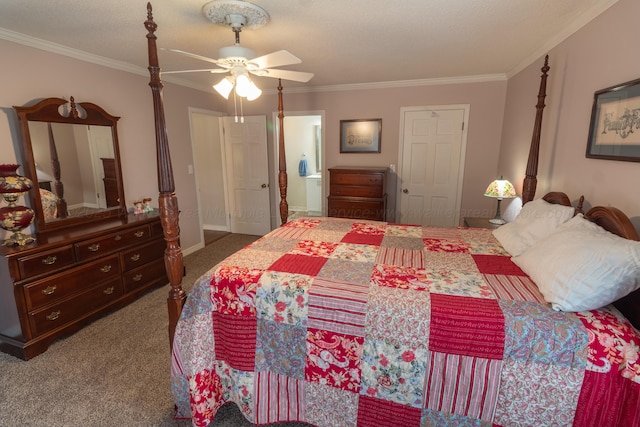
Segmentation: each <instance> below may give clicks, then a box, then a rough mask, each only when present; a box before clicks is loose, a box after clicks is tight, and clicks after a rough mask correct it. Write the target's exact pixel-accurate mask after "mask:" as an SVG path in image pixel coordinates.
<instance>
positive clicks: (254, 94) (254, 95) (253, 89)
mask: <svg viewBox="0 0 640 427" xmlns="http://www.w3.org/2000/svg"><path fill="white" fill-rule="evenodd" d="M260 95H262V91H261V90H260V89H259V88H258V86H256V85H255V83H253V82H251V85H250V87H249V93H248V94H247V101H253V100H254V99H258V98H259V97H260Z"/></svg>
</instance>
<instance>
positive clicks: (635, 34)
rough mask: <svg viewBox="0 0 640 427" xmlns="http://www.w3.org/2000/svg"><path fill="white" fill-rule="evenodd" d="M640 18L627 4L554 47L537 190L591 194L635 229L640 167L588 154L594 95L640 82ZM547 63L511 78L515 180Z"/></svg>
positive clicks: (504, 158) (509, 152)
mask: <svg viewBox="0 0 640 427" xmlns="http://www.w3.org/2000/svg"><path fill="white" fill-rule="evenodd" d="M638 16H640V2H638V1H637V0H620V1H619V2H617V3H616V4H615V5H613V6H612V7H610V8H609V9H608V10H607V11H605V12H604V13H603V14H601V15H600V16H598V17H596V18H595V19H594V20H592V21H591V22H590V23H589V24H587V25H586V26H584V27H583V28H581V29H580V30H579V31H577V32H576V33H574V34H573V35H572V36H571V37H569V38H568V39H566V40H565V41H563V42H562V43H560V44H559V45H558V46H556V47H555V48H553V49H551V50H550V52H549V65H550V66H551V70H550V72H549V86H548V88H547V100H546V101H547V102H546V103H547V107H546V108H545V110H544V120H543V130H542V138H541V155H540V166H539V173H538V191H537V195H538V196H540V195H542V194H544V193H545V192H547V191H550V190H559V191H564V192H566V193H567V194H568V195H569V197H570V198H571V199H572V200H577V199H578V198H579V197H580V195H584V196H585V198H586V201H587V203H588V204H589V205H593V206H595V205H613V206H616V207H618V208H620V209H622V210H623V211H624V212H625V213H626V214H627V215H629V216H630V217H632V220H633V222H634V224H635V225H636V228H639V227H640V198H638V197H637V196H636V193H635V188H636V187H635V186H636V184H637V183H638V182H640V163H636V162H621V161H611V160H600V159H587V158H586V157H585V152H586V146H587V137H588V132H589V123H590V119H591V107H592V104H593V96H594V92H595V91H597V90H600V89H604V88H607V87H611V86H615V85H617V84H620V83H624V82H627V81H630V80H635V79H637V78H640V55H639V54H638V51H639V50H638V49H639V48H638V40H640V26H639V25H638V23H637V18H638ZM542 63H543V58H540V60H538V61H536V62H535V63H534V64H532V65H530V66H529V67H527V68H526V69H525V70H524V71H522V72H520V73H519V74H517V75H516V76H514V77H513V78H511V79H510V80H509V84H508V89H507V102H506V109H505V118H504V129H503V133H502V148H501V156H500V163H499V168H500V170H504V171H505V174H508V175H509V176H515V177H524V173H525V163H524V162H526V157H527V154H528V149H529V142H530V139H531V129H532V127H533V117H534V116H535V103H534V102H532V99H531V96H530V95H529V94H530V93H537V87H538V84H539V81H540V80H539V75H540V67H541V66H542ZM523 159H525V160H523ZM507 171H508V172H507ZM516 181H518V180H516ZM514 184H515V182H514ZM517 185H518V186H519V188H518V189H520V188H521V180H519V181H518V183H517Z"/></svg>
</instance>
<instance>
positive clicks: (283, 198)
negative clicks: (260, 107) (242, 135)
mask: <svg viewBox="0 0 640 427" xmlns="http://www.w3.org/2000/svg"><path fill="white" fill-rule="evenodd" d="M278 122H279V123H280V130H279V132H278V170H279V172H278V186H279V187H280V221H281V223H282V224H286V223H287V218H288V217H289V204H288V203H287V159H286V156H285V153H284V109H283V106H282V79H278Z"/></svg>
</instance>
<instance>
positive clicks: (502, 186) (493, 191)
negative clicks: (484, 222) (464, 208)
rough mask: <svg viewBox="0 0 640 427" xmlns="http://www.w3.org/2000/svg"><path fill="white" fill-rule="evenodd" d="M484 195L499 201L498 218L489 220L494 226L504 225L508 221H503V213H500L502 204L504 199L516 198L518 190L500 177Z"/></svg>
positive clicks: (490, 185)
mask: <svg viewBox="0 0 640 427" xmlns="http://www.w3.org/2000/svg"><path fill="white" fill-rule="evenodd" d="M484 195H485V196H487V197H495V198H496V199H498V209H497V210H496V216H495V217H494V218H492V219H490V220H489V222H490V223H492V224H504V223H505V222H506V221H505V220H504V219H502V213H501V212H500V202H502V199H513V198H514V197H516V190H515V188H513V184H511V183H510V182H509V181H507V180H506V179H503V178H502V177H500V179H496V180H495V181H493V182H492V183H491V184H489V186H488V187H487V189H486V191H485V192H484Z"/></svg>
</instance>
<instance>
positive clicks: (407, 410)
mask: <svg viewBox="0 0 640 427" xmlns="http://www.w3.org/2000/svg"><path fill="white" fill-rule="evenodd" d="M639 345H640V336H639V334H638V332H637V331H636V330H634V329H633V328H632V327H631V325H630V324H629V323H628V322H627V321H626V320H625V319H624V318H623V317H622V316H621V315H620V314H619V312H617V311H616V310H615V308H613V307H607V308H605V309H602V310H597V311H588V312H580V313H565V312H556V311H553V310H552V309H551V308H550V305H549V304H547V303H546V302H545V301H544V299H543V297H542V295H541V294H540V292H539V291H538V289H537V287H536V285H535V284H534V283H533V282H532V281H531V279H530V278H529V277H528V276H527V275H526V274H525V273H523V272H522V271H521V270H520V269H519V268H518V267H517V266H516V265H515V264H513V263H512V262H511V259H510V257H509V255H508V253H507V252H506V251H505V250H504V249H503V248H502V247H501V246H500V244H499V243H498V242H497V240H496V239H495V238H494V237H493V235H492V233H491V230H486V229H472V228H462V227H459V228H446V229H443V228H427V227H420V226H412V225H401V224H391V223H385V222H374V221H362V220H348V219H339V218H303V219H298V220H294V221H291V222H289V223H287V224H285V225H283V226H281V227H280V228H278V229H276V230H274V231H273V232H271V233H270V234H268V235H266V236H264V237H262V238H261V239H259V240H257V241H256V242H254V243H253V244H251V245H249V246H247V247H246V248H244V249H243V250H241V251H239V252H237V253H235V254H233V255H231V256H230V257H228V258H227V259H225V260H224V261H222V262H221V263H220V264H218V265H216V266H215V267H213V268H212V269H211V270H210V271H209V272H208V273H206V274H205V275H203V276H202V277H201V278H200V279H199V280H198V281H197V283H196V285H195V287H194V288H193V289H192V290H191V291H190V293H189V296H188V299H187V303H186V305H185V307H184V309H183V312H182V316H181V319H180V321H179V323H178V327H177V330H176V334H175V338H174V348H173V358H172V393H173V397H174V401H175V404H176V417H177V418H190V419H191V420H192V423H193V425H195V426H206V425H208V424H209V423H210V422H211V420H212V419H213V417H214V416H215V414H216V411H217V410H218V408H219V407H220V406H222V405H223V404H224V403H225V402H229V401H231V402H235V403H236V404H237V405H238V407H239V408H240V410H241V411H242V413H243V414H244V416H245V417H246V418H247V420H249V421H250V422H252V423H255V424H258V425H260V424H267V423H273V422H279V421H304V422H308V423H311V424H313V425H316V426H318V427H325V426H326V427H336V426H341V427H347V426H360V427H391V426H401V427H410V426H556V425H557V426H570V425H573V426H580V427H586V426H598V427H601V426H625V427H629V426H640V409H639V408H640V360H638V356H639V353H640V349H639Z"/></svg>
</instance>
